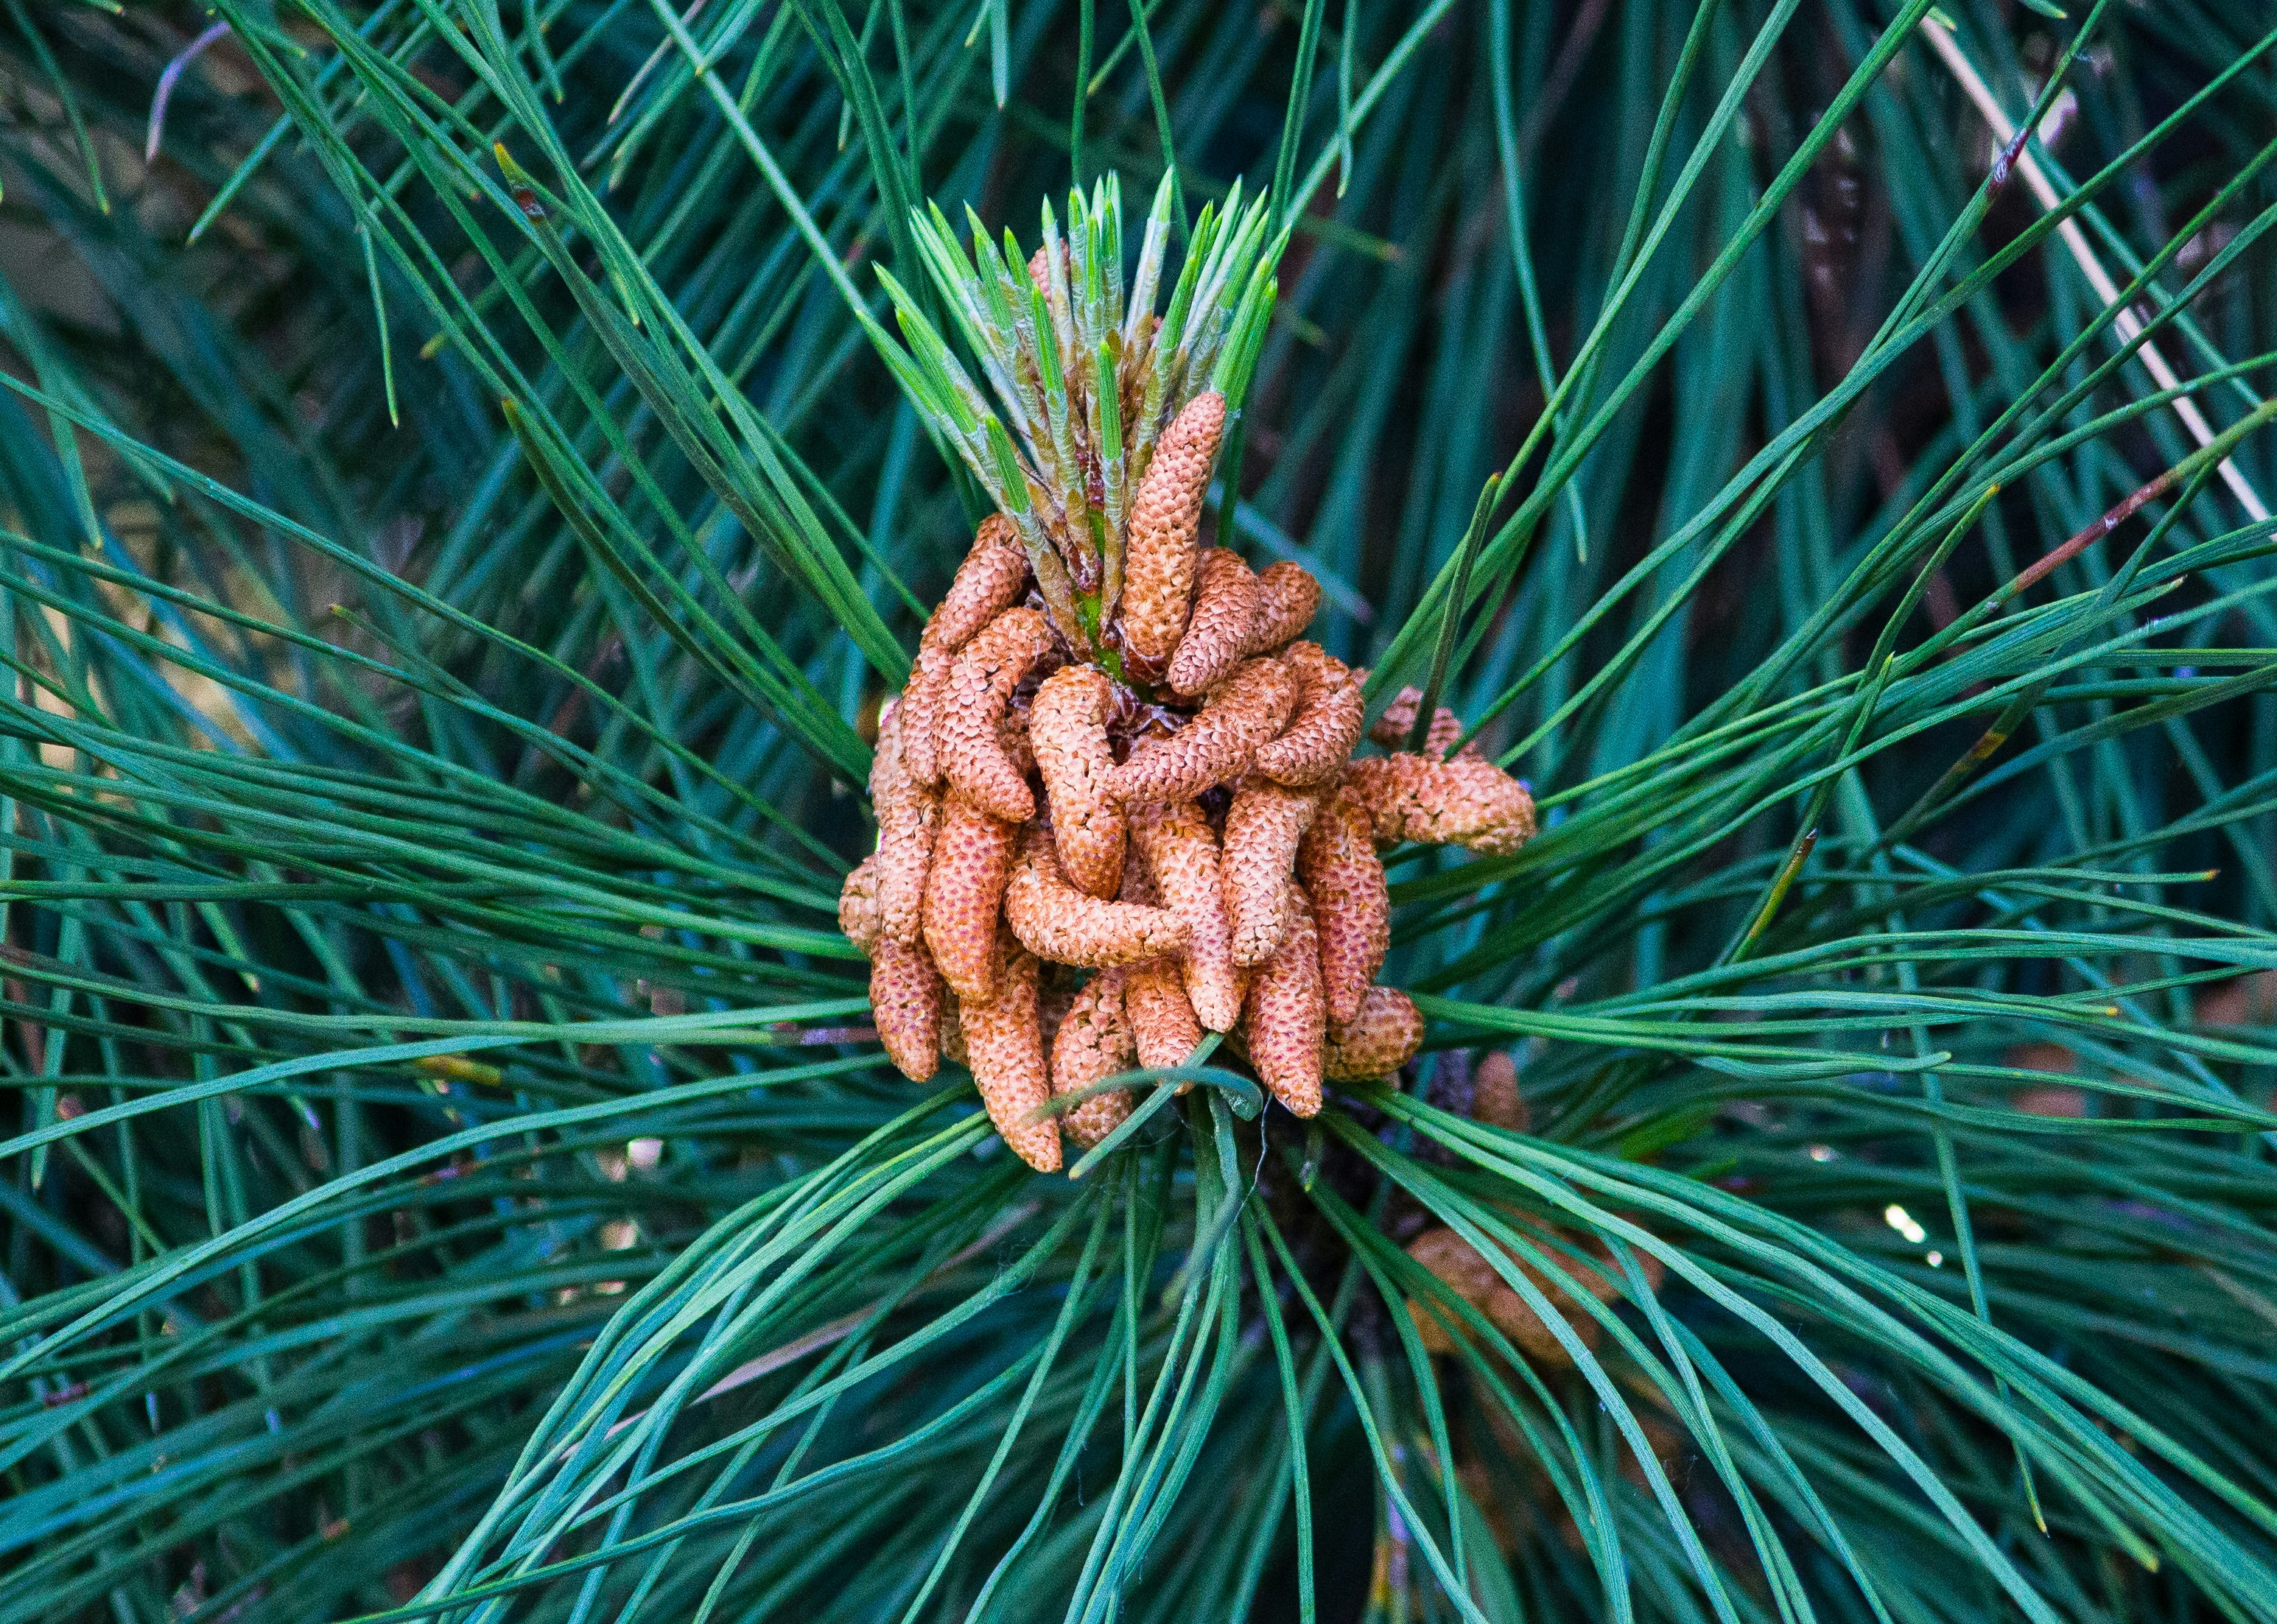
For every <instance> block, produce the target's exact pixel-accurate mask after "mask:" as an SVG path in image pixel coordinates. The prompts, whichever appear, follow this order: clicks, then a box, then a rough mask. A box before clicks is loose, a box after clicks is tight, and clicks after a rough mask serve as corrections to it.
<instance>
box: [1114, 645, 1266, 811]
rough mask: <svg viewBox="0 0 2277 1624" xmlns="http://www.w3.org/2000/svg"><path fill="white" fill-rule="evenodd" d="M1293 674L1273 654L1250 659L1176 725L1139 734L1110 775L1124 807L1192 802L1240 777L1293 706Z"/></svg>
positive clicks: (1117, 795) (1115, 793)
mask: <svg viewBox="0 0 2277 1624" xmlns="http://www.w3.org/2000/svg"><path fill="white" fill-rule="evenodd" d="M1296 703H1297V682H1296V679H1295V678H1293V677H1291V676H1290V675H1289V673H1288V672H1285V671H1283V669H1282V668H1281V663H1280V662H1279V661H1278V660H1250V661H1248V662H1246V663H1245V664H1243V665H1242V666H1240V667H1239V668H1238V669H1237V670H1236V671H1235V672H1234V673H1233V675H1232V676H1231V677H1230V678H1228V679H1226V683H1225V686H1224V687H1222V688H1220V689H1218V690H1217V692H1216V693H1215V694H1213V695H1212V696H1211V698H1210V701H1209V702H1208V703H1207V704H1206V705H1204V706H1203V707H1202V708H1201V710H1199V712H1197V713H1196V715H1195V717H1194V719H1193V720H1192V722H1190V723H1188V724H1187V725H1186V726H1185V727H1184V729H1183V730H1182V731H1180V732H1175V733H1172V734H1170V735H1169V737H1168V738H1157V739H1147V740H1142V741H1141V742H1140V743H1139V744H1138V746H1136V747H1134V748H1133V749H1132V750H1131V757H1130V759H1129V760H1128V761H1126V762H1124V763H1123V764H1122V765H1121V766H1120V767H1117V768H1116V770H1115V773H1114V776H1113V777H1112V778H1109V779H1108V793H1109V794H1111V795H1113V796H1114V797H1115V798H1116V800H1117V801H1121V802H1122V803H1123V805H1124V806H1126V807H1146V806H1154V805H1157V804H1159V803H1161V802H1162V801H1191V800H1192V799H1193V797H1195V796H1196V795H1199V794H1200V793H1202V792H1203V791H1204V790H1206V789H1213V788H1215V787H1216V786H1217V785H1221V784H1223V783H1226V782H1228V781H1230V780H1231V779H1234V778H1239V777H1240V776H1241V775H1242V773H1244V772H1245V771H1246V770H1248V767H1249V763H1251V761H1253V759H1254V758H1255V757H1256V755H1257V751H1258V748H1259V747H1260V746H1261V745H1263V744H1265V743H1266V742H1267V741H1268V740H1270V739H1272V738H1273V737H1274V736H1275V735H1276V734H1277V733H1278V732H1280V731H1281V729H1282V727H1283V725H1284V724H1286V723H1287V721H1288V720H1289V713H1290V711H1291V710H1293V709H1294V708H1295V707H1296Z"/></svg>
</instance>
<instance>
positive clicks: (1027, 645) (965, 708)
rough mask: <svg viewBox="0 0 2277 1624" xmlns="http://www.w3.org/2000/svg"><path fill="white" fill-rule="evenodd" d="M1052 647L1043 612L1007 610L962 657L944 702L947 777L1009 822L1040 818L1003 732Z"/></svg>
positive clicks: (943, 761) (942, 721) (941, 735)
mask: <svg viewBox="0 0 2277 1624" xmlns="http://www.w3.org/2000/svg"><path fill="white" fill-rule="evenodd" d="M1053 644H1054V639H1053V637H1052V629H1051V626H1050V623H1049V622H1047V620H1046V619H1045V618H1044V617H1043V614H1042V612H1041V611H1038V610H1033V609H1024V608H1023V609H1008V610H1006V611H1004V612H1003V613H1002V614H1001V615H999V616H997V617H996V618H994V620H991V621H990V622H989V623H988V625H987V626H986V628H984V629H983V630H982V632H981V633H980V634H979V636H977V637H975V638H974V639H973V640H972V641H971V642H969V643H967V644H965V646H964V649H963V652H961V653H960V654H958V656H956V665H955V666H954V667H952V668H951V669H950V672H949V674H948V695H947V696H946V698H945V699H944V700H943V701H942V702H941V709H940V721H939V724H938V727H937V736H938V737H939V739H940V767H941V770H942V772H944V773H945V774H947V775H948V781H949V783H950V785H953V786H954V787H956V789H959V790H961V791H963V793H964V794H965V795H966V796H967V797H968V798H970V799H971V801H974V802H975V803H976V804H978V805H979V806H980V807H982V808H986V810H987V811H988V812H989V813H990V814H991V815H992V816H996V817H1001V818H1003V819H1005V820H1006V821H1008V822H1009V823H1026V822H1027V821H1028V820H1029V819H1030V818H1032V817H1033V816H1035V815H1036V797H1035V794H1034V793H1033V792H1032V790H1030V789H1029V788H1028V781H1027V779H1026V778H1025V777H1024V775H1023V774H1022V773H1021V771H1020V770H1019V768H1018V767H1017V765H1016V764H1015V763H1013V762H1012V760H1011V759H1010V757H1009V756H1008V755H1006V754H1005V750H1004V744H1003V740H1002V739H1001V737H1000V736H999V730H1000V729H1001V726H1002V725H1003V721H1004V713H1005V710H1006V708H1007V707H1008V706H1009V704H1010V703H1011V702H1012V690H1013V689H1015V688H1017V687H1019V686H1020V679H1022V678H1023V677H1024V676H1026V675H1027V674H1028V672H1029V669H1030V667H1032V666H1033V665H1034V664H1035V663H1036V662H1037V661H1038V660H1040V659H1042V658H1043V657H1044V656H1046V655H1047V654H1049V653H1050V652H1051V650H1052V648H1053Z"/></svg>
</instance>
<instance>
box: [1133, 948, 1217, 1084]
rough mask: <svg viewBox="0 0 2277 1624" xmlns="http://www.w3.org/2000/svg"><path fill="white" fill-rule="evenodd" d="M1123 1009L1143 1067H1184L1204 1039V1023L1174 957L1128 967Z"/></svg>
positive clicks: (1151, 960)
mask: <svg viewBox="0 0 2277 1624" xmlns="http://www.w3.org/2000/svg"><path fill="white" fill-rule="evenodd" d="M1123 1013H1124V1014H1125V1016H1126V1017H1127V1018H1128V1020H1129V1021H1130V1022H1131V1041H1132V1042H1133V1043H1135V1044H1136V1045H1137V1046H1138V1064H1139V1065H1141V1066H1183V1065H1184V1063H1185V1059H1186V1057H1187V1056H1188V1055H1190V1054H1192V1053H1193V1051H1194V1046H1195V1045H1196V1044H1197V1043H1200V1042H1201V1041H1202V1023H1201V1022H1200V1021H1197V1020H1195V1019H1194V1006H1193V1004H1192V1001H1191V1000H1189V999H1188V998H1187V997H1186V990H1185V987H1184V983H1182V981H1181V980H1180V977H1179V973H1178V965H1177V960H1174V959H1149V960H1146V962H1145V963H1144V964H1134V965H1132V966H1131V968H1129V969H1127V970H1125V971H1124V972H1123Z"/></svg>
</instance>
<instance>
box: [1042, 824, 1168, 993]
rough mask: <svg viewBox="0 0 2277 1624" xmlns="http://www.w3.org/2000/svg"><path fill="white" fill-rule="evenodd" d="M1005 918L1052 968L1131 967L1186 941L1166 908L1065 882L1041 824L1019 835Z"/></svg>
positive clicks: (1056, 857)
mask: <svg viewBox="0 0 2277 1624" xmlns="http://www.w3.org/2000/svg"><path fill="white" fill-rule="evenodd" d="M1004 920H1005V922H1006V923H1008V924H1009V925H1010V926H1011V927H1012V934H1013V935H1015V936H1017V937H1019V938H1020V943H1021V945H1023V946H1024V947H1025V948H1027V949H1028V951H1029V952H1033V953H1038V954H1040V955H1041V956H1042V957H1044V958H1046V959H1049V960H1051V961H1052V962H1053V963H1055V964H1074V965H1084V966H1087V967H1090V968H1104V967H1106V966H1108V965H1111V964H1131V963H1135V962H1137V961H1138V960H1141V959H1154V958H1159V957H1161V955H1162V954H1164V953H1174V952H1178V951H1179V950H1180V949H1181V948H1183V947H1184V945H1185V942H1186V926H1185V922H1184V921H1183V920H1181V919H1180V918H1179V917H1178V915H1177V914H1174V913H1172V912H1171V911H1170V910H1169V909H1168V908H1159V907H1145V906H1143V905H1141V904H1138V903H1135V902H1108V901H1104V900H1102V899H1100V898H1098V897H1094V896H1093V895H1091V894H1090V893H1089V892H1082V891H1078V890H1077V889H1076V888H1075V887H1074V886H1072V885H1070V884H1068V880H1067V876H1066V874H1065V873H1064V872H1062V869H1061V868H1060V861H1059V857H1058V855H1057V854H1055V852H1054V851H1053V849H1052V837H1051V833H1050V831H1047V830H1046V829H1045V828H1044V827H1043V826H1042V825H1041V824H1039V823H1031V824H1029V825H1028V827H1027V828H1026V829H1025V830H1024V831H1022V832H1021V836H1020V857H1019V862H1018V865H1017V867H1016V868H1015V869H1013V871H1012V877H1011V881H1010V883H1009V884H1007V885H1006V886H1005V888H1004Z"/></svg>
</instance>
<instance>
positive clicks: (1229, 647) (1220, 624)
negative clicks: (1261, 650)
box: [1170, 547, 1258, 699]
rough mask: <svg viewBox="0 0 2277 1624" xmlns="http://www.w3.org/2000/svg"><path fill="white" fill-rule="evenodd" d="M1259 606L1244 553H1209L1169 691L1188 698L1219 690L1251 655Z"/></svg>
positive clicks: (1172, 658)
mask: <svg viewBox="0 0 2277 1624" xmlns="http://www.w3.org/2000/svg"><path fill="white" fill-rule="evenodd" d="M1257 608H1258V591H1257V577H1256V576H1255V575H1254V574H1253V573H1251V571H1250V567H1249V565H1247V564H1246V563H1245V562H1244V561H1243V559H1242V557H1241V555H1240V554H1239V553H1237V552H1233V551H1230V550H1227V549H1226V548H1223V547H1213V548H1211V549H1210V550H1208V551H1207V552H1206V553H1204V554H1203V555H1202V562H1201V571H1200V576H1199V580H1197V581H1196V582H1195V584H1194V611H1193V613H1192V616H1191V617H1189V618H1188V619H1187V621H1186V632H1185V635H1184V636H1183V637H1181V638H1179V639H1178V649H1177V653H1176V654H1174V655H1172V656H1170V687H1172V688H1174V689H1176V690H1177V692H1178V693H1180V694H1184V695H1185V696H1186V697H1187V698H1189V699H1191V698H1192V697H1193V696H1194V695H1196V694H1200V693H1202V692H1204V691H1205V690H1207V689H1209V688H1213V687H1216V686H1217V685H1218V683H1219V681H1220V680H1221V679H1222V678H1223V677H1224V676H1225V674H1226V672H1230V671H1231V670H1232V669H1233V668H1234V667H1235V666H1236V665H1237V664H1240V662H1241V660H1242V658H1243V656H1245V655H1246V654H1247V653H1248V652H1249V641H1250V634H1251V633H1252V631H1253V629H1254V627H1255V626H1256V624H1257Z"/></svg>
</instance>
